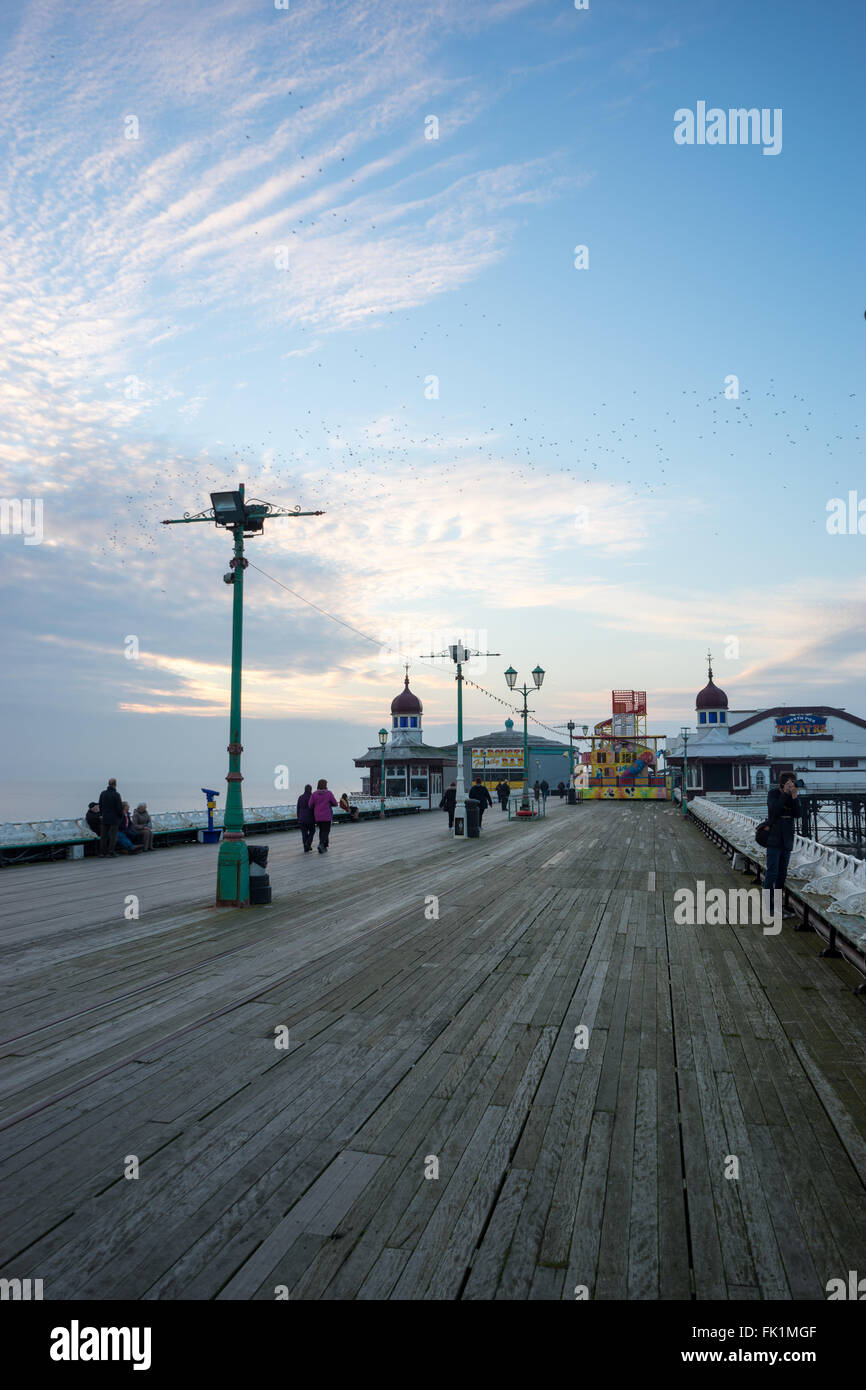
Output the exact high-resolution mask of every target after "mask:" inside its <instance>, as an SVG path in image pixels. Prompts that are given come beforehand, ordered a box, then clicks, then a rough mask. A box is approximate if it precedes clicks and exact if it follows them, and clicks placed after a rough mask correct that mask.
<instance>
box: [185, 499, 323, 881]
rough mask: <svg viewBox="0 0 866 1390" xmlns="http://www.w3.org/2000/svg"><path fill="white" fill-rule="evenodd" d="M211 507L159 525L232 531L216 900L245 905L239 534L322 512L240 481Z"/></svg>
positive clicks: (227, 577)
mask: <svg viewBox="0 0 866 1390" xmlns="http://www.w3.org/2000/svg"><path fill="white" fill-rule="evenodd" d="M210 500H211V504H212V505H211V507H210V508H209V509H208V510H207V511H205V512H198V513H197V514H196V515H195V516H190V514H189V513H188V512H186V513H185V514H184V515H183V516H181V517H174V518H173V519H171V520H169V521H164V522H163V523H162V524H163V526H180V525H183V524H185V523H188V522H196V521H209V522H213V524H214V525H215V526H217V527H223V528H224V529H225V530H226V531H231V532H232V535H233V536H234V555H233V557H232V559H231V560H230V561H229V570H228V573H227V574H225V575H223V578H224V579H225V582H226V583H227V584H232V585H234V595H233V602H232V678H231V712H230V714H229V744H228V755H229V770H228V773H227V774H226V781H227V782H228V791H227V792H226V809H225V816H224V820H223V834H222V839H221V840H220V846H219V855H218V857H217V894H216V901H217V905H218V906H231V907H248V906H249V901H250V860H249V855H248V853H247V842H246V839H245V838H244V806H243V797H242V796H241V782H242V781H243V777H242V775H241V753H242V752H243V746H242V744H241V670H242V658H241V649H242V639H243V615H244V570H245V569H246V568H247V565H248V564H249V561H248V560H246V559H245V558H244V536H256V535H260V534H261V532H262V531H263V530H264V524H265V517H266V516H267V517H271V516H274V517H276V516H292V517H297V516H324V512H302V511H301V509H300V507H296V508H295V509H294V510H293V511H282V510H281V509H280V508H278V507H274V506H272V505H271V504H270V503H269V502H247V501H246V499H245V497H244V485H243V483H240V484H239V486H238V488H237V489H236V491H234V492H212V493H211V495H210Z"/></svg>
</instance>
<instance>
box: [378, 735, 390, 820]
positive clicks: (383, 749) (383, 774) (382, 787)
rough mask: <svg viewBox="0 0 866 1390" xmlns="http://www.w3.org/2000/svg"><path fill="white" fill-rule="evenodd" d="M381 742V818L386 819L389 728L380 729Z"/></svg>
mask: <svg viewBox="0 0 866 1390" xmlns="http://www.w3.org/2000/svg"><path fill="white" fill-rule="evenodd" d="M379 742H380V744H381V745H382V771H381V774H380V777H379V798H380V801H379V819H380V820H384V819H385V744H386V743H387V742H388V730H387V729H380V730H379Z"/></svg>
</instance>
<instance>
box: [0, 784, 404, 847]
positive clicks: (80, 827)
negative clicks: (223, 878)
mask: <svg viewBox="0 0 866 1390" xmlns="http://www.w3.org/2000/svg"><path fill="white" fill-rule="evenodd" d="M349 800H350V802H351V804H352V805H353V806H357V808H358V810H359V811H378V810H379V805H380V802H379V798H378V797H350V798H349ZM417 805H418V802H417V801H413V800H412V799H411V798H410V797H408V796H388V797H386V798H385V810H386V811H402V810H405V809H406V808H407V807H411V806H417ZM345 815H346V812H345V811H335V817H336V818H337V819H342V818H344V817H345ZM150 819H151V825H152V829H153V832H154V834H155V835H161V834H164V833H166V832H167V831H171V830H205V829H207V811H158V812H153V813H151V817H150ZM296 819H297V815H296V812H295V806H294V803H293V804H292V805H291V806H253V807H251V808H249V809H248V810H245V811H244V821H245V823H246V824H247V825H250V826H252V825H256V824H261V823H262V822H266V821H275V820H286V821H294V820H296ZM213 823H214V827H215V829H217V830H221V829H222V826H223V810H222V809H220V810H218V811H214V818H213ZM98 839H99V836H98V835H94V833H93V831H92V830H91V829H90V826H89V825H88V824H87V822H86V821H85V820H84V818H83V817H82V818H81V819H80V820H37V821H6V822H5V823H4V824H2V825H0V849H28V848H31V847H32V848H36V847H38V846H39V845H51V844H67V843H76V842H77V843H81V844H86V843H87V842H88V841H89V840H98Z"/></svg>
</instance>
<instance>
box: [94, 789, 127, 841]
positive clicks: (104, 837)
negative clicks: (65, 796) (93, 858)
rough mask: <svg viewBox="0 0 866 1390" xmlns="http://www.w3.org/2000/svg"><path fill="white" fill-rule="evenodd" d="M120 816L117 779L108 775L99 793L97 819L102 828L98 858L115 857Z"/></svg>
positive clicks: (120, 803) (121, 806)
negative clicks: (105, 783) (103, 787)
mask: <svg viewBox="0 0 866 1390" xmlns="http://www.w3.org/2000/svg"><path fill="white" fill-rule="evenodd" d="M122 816H123V802H122V801H121V799H120V792H119V791H118V790H117V779H116V778H115V777H109V779H108V786H107V787H106V788H105V791H104V792H100V793H99V819H100V821H101V822H102V829H101V831H100V833H99V857H100V859H105V858H106V857H108V858H110V859H116V858H117V850H116V849H115V845H116V844H117V832H118V829H119V828H120V821H121V817H122Z"/></svg>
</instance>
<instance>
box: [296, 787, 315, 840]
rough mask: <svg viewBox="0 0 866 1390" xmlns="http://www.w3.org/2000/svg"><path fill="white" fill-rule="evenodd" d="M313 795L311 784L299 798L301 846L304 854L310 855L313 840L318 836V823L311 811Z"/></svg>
mask: <svg viewBox="0 0 866 1390" xmlns="http://www.w3.org/2000/svg"><path fill="white" fill-rule="evenodd" d="M312 794H313V788H312V784H311V783H310V782H308V783H307V785H306V786H305V787H304V790H303V791H302V792H301V795H300V796H299V797H298V806H297V811H298V825H299V826H300V827H301V844H302V845H303V846H304V854H310V853H311V852H312V849H313V840H314V839H315V835H316V822H315V820H314V819H313V812H312V810H311V809H310V797H311V796H312Z"/></svg>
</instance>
